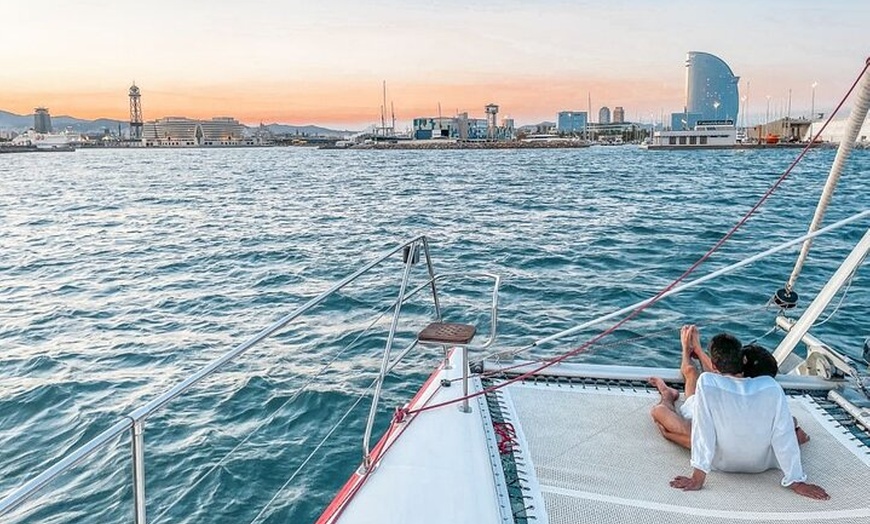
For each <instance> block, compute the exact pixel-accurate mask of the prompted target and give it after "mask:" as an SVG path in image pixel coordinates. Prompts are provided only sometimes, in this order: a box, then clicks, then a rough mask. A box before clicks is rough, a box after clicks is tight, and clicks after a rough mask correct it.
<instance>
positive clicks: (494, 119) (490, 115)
mask: <svg viewBox="0 0 870 524" xmlns="http://www.w3.org/2000/svg"><path fill="white" fill-rule="evenodd" d="M484 109H485V110H486V133H487V137H488V138H489V139H490V140H492V139H494V138H495V136H496V132H497V131H498V106H497V105H495V104H487V105H486V107H485V108H484Z"/></svg>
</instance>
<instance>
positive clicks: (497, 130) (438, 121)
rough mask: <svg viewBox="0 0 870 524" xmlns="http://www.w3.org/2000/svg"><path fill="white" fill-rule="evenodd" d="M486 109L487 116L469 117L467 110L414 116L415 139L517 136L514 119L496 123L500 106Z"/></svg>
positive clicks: (502, 137)
mask: <svg viewBox="0 0 870 524" xmlns="http://www.w3.org/2000/svg"><path fill="white" fill-rule="evenodd" d="M484 110H485V111H486V114H487V118H473V117H469V116H468V113H467V112H464V113H459V114H458V115H456V116H455V117H417V118H414V119H413V120H412V137H413V138H414V139H415V140H431V139H436V138H448V139H453V140H486V139H489V140H512V139H513V138H514V137H515V136H516V135H515V132H516V130H515V129H514V121H513V119H503V120H502V125H500V126H497V125H496V118H497V115H498V106H496V105H495V104H489V105H487V106H486V108H485V109H484Z"/></svg>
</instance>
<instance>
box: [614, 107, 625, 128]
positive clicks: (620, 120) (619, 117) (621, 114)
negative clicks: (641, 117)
mask: <svg viewBox="0 0 870 524" xmlns="http://www.w3.org/2000/svg"><path fill="white" fill-rule="evenodd" d="M613 123H614V124H624V123H625V109H623V108H622V106H616V107H614V108H613Z"/></svg>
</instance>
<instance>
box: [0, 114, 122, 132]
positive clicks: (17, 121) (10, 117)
mask: <svg viewBox="0 0 870 524" xmlns="http://www.w3.org/2000/svg"><path fill="white" fill-rule="evenodd" d="M118 124H120V125H121V126H122V127H127V123H126V122H123V121H121V120H112V119H110V118H98V119H97V120H83V119H81V118H75V117H71V116H66V115H60V116H54V115H52V117H51V127H52V128H53V129H54V130H55V131H63V130H65V129H70V130H72V131H74V132H76V133H91V132H100V131H102V130H103V129H109V130H112V131H115V132H117V129H118ZM31 127H33V115H16V114H15V113H10V112H9V111H2V110H0V129H7V130H12V131H26V130H28V129H30V128H31Z"/></svg>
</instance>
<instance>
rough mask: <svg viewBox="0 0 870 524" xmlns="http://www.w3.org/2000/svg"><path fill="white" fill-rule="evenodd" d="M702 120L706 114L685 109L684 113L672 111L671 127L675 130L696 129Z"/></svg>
mask: <svg viewBox="0 0 870 524" xmlns="http://www.w3.org/2000/svg"><path fill="white" fill-rule="evenodd" d="M702 120H704V115H702V114H701V113H689V112H688V111H683V112H682V113H671V129H673V130H675V131H677V130H684V131H685V130H687V129H695V126H696V125H698V122H701V121H702Z"/></svg>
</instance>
